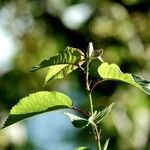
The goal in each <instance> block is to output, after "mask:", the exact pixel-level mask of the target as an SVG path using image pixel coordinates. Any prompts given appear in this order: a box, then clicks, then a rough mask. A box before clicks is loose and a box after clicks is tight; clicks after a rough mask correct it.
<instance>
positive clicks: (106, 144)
mask: <svg viewBox="0 0 150 150" xmlns="http://www.w3.org/2000/svg"><path fill="white" fill-rule="evenodd" d="M108 144H109V139H108V140H106V142H105V144H104V148H103V150H107V147H108Z"/></svg>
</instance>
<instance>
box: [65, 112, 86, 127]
mask: <svg viewBox="0 0 150 150" xmlns="http://www.w3.org/2000/svg"><path fill="white" fill-rule="evenodd" d="M64 114H65V115H66V116H67V117H69V119H70V120H71V122H72V124H73V125H74V127H76V128H84V127H86V126H87V124H88V120H87V119H85V118H82V117H79V116H76V115H74V114H71V113H67V112H66V113H64Z"/></svg>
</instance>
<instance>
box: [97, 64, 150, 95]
mask: <svg viewBox="0 0 150 150" xmlns="http://www.w3.org/2000/svg"><path fill="white" fill-rule="evenodd" d="M98 73H99V75H100V77H101V78H103V79H105V80H119V81H122V82H126V83H129V84H131V85H133V86H135V87H137V88H139V89H141V90H142V91H144V92H145V93H147V94H149V95H150V80H144V79H143V78H141V77H138V76H137V75H133V74H131V73H123V72H121V70H120V68H119V66H117V65H116V64H108V63H107V62H104V63H102V64H101V65H100V66H99V68H98Z"/></svg>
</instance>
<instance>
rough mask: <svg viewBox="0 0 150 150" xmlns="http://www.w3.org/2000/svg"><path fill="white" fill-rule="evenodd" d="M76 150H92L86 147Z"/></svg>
mask: <svg viewBox="0 0 150 150" xmlns="http://www.w3.org/2000/svg"><path fill="white" fill-rule="evenodd" d="M75 150H91V149H90V148H87V147H84V146H81V147H78V148H76V149H75Z"/></svg>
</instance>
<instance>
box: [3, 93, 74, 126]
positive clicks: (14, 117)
mask: <svg viewBox="0 0 150 150" xmlns="http://www.w3.org/2000/svg"><path fill="white" fill-rule="evenodd" d="M72 105H73V102H72V101H71V99H70V98H69V97H68V96H67V95H65V94H63V93H60V92H56V91H52V92H47V91H42V92H37V93H34V94H30V95H29V96H28V97H25V98H22V99H21V100H20V101H19V102H18V104H16V105H15V106H14V107H13V108H12V109H11V111H10V114H9V116H8V119H7V120H6V122H5V124H4V126H3V128H5V127H7V126H9V125H12V124H14V123H16V122H18V121H21V120H24V119H26V118H29V117H32V116H35V115H38V114H41V113H45V112H49V111H53V110H58V109H62V108H71V107H72Z"/></svg>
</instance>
